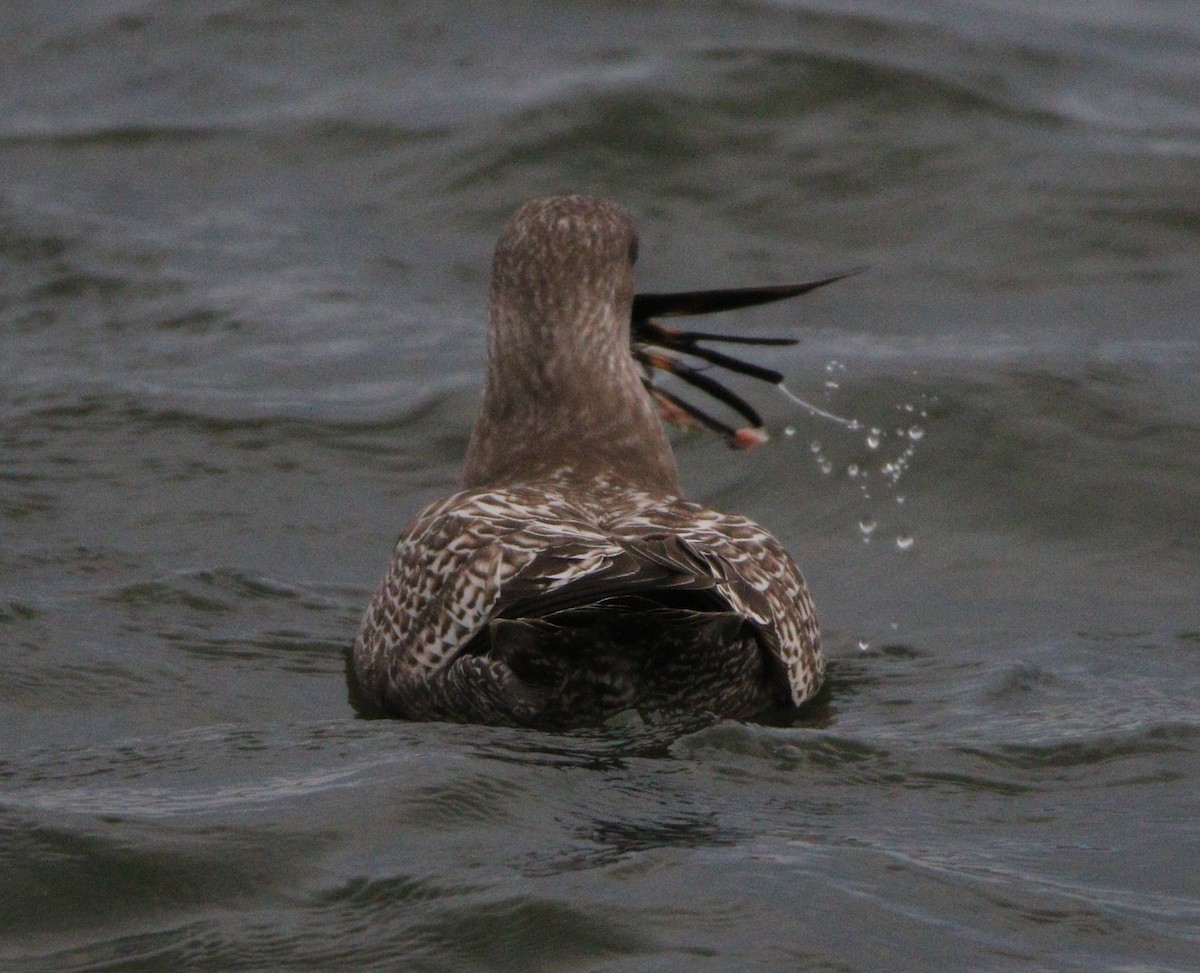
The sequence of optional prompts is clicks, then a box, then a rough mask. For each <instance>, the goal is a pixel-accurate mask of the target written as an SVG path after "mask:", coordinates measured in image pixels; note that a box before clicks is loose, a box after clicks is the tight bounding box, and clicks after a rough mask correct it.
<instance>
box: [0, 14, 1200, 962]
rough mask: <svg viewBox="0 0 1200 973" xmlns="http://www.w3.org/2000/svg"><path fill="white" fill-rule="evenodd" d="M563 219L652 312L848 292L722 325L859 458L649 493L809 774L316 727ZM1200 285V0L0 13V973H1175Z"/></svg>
mask: <svg viewBox="0 0 1200 973" xmlns="http://www.w3.org/2000/svg"><path fill="white" fill-rule="evenodd" d="M568 189H573V190H583V191H589V192H593V193H598V194H602V195H606V196H611V197H613V198H616V199H618V200H620V201H621V202H623V203H624V204H625V205H626V206H628V207H629V208H630V210H631V211H632V212H633V213H634V214H635V216H636V217H637V219H638V221H639V224H640V227H641V231H642V259H641V261H640V267H641V284H642V287H643V288H644V289H647V290H667V289H676V288H686V287H702V286H721V285H735V284H752V283H767V282H779V281H788V280H793V279H796V278H798V277H804V276H812V275H818V274H824V273H829V272H833V271H837V270H841V269H845V268H848V267H855V266H862V265H865V266H867V267H869V268H870V269H869V270H868V272H866V273H864V274H862V275H860V276H858V277H855V278H853V279H851V280H848V281H846V282H843V283H841V284H838V285H837V286H835V287H833V288H829V289H826V290H825V291H822V292H820V293H818V294H814V295H812V296H811V297H809V298H806V299H804V301H803V302H802V303H793V304H791V305H781V306H777V307H774V308H769V309H763V310H761V311H757V312H750V313H747V314H744V315H740V316H738V317H737V318H730V319H728V320H726V321H724V322H721V323H724V324H726V325H729V326H735V327H738V328H743V329H745V330H746V331H747V332H753V333H778V332H789V333H796V334H798V335H799V336H801V337H802V338H803V343H802V344H801V345H800V346H799V347H797V348H795V349H792V350H783V351H770V350H768V351H765V352H763V355H762V356H760V360H764V361H767V362H769V363H771V364H773V365H776V366H777V367H779V368H781V369H782V370H784V371H785V372H786V373H787V375H788V376H789V383H790V385H791V386H792V387H793V388H794V389H795V390H796V391H797V392H798V393H800V394H803V395H805V396H807V397H809V398H811V399H813V400H814V401H816V402H818V403H820V404H821V405H822V406H824V407H826V408H829V409H832V410H834V411H836V412H839V413H842V414H848V415H852V416H854V417H856V418H858V419H860V420H862V421H863V422H864V424H865V425H864V428H863V429H862V430H859V431H857V432H850V431H848V430H845V429H842V428H841V427H838V426H836V425H834V424H832V423H829V422H826V421H823V420H820V419H817V418H814V417H812V416H810V415H808V414H806V413H804V412H803V411H802V410H799V409H797V408H795V407H793V406H792V405H790V404H789V403H788V402H787V401H786V400H784V399H783V398H782V397H781V396H777V395H775V394H774V393H770V390H767V392H765V393H762V394H758V395H757V400H758V401H759V402H761V403H763V404H764V406H765V408H766V412H767V415H768V418H769V421H770V425H771V428H772V430H773V431H774V433H775V441H774V442H773V443H772V444H771V445H770V446H768V447H765V448H763V449H761V450H759V451H757V452H755V453H753V454H750V455H744V454H729V453H727V452H726V451H725V450H724V449H723V447H722V446H721V445H720V444H719V443H717V442H715V441H711V440H708V439H706V438H704V437H703V436H695V435H693V436H690V437H685V438H682V439H680V440H679V445H678V451H679V455H680V460H681V465H682V467H683V471H684V477H685V481H686V483H687V484H688V487H689V489H690V492H691V494H692V495H693V496H695V497H697V498H700V499H703V500H705V501H708V502H710V503H712V504H714V505H718V506H722V507H725V508H729V509H734V510H738V511H741V512H745V513H747V514H749V515H751V516H753V517H755V518H756V519H758V520H760V521H762V522H763V523H765V524H766V525H768V526H769V527H771V528H772V529H773V530H774V531H775V532H776V533H777V534H778V535H779V537H780V538H781V539H782V540H783V541H784V543H785V544H786V545H787V546H788V547H789V548H790V549H791V550H792V551H793V552H794V554H795V555H796V557H797V559H798V560H799V562H800V563H801V565H802V567H803V568H804V570H805V573H806V574H807V576H808V578H809V581H810V584H811V585H812V587H813V589H814V592H815V595H816V599H817V603H818V606H819V608H820V610H821V614H822V618H823V623H824V628H825V633H826V644H827V653H828V656H829V658H830V660H831V673H832V689H831V692H830V694H829V696H828V698H827V699H826V700H825V701H824V702H823V703H822V704H821V705H818V706H817V707H815V708H814V709H812V710H811V711H810V712H809V713H808V714H807V716H806V717H805V718H804V719H803V720H801V721H799V722H798V723H797V725H796V726H794V727H790V728H778V727H776V728H764V727H757V726H746V725H739V724H735V723H721V724H717V725H703V724H701V725H669V724H666V725H647V724H644V723H641V722H639V721H637V720H635V719H632V718H631V719H629V720H626V721H618V722H617V724H616V725H614V726H611V727H607V728H605V729H603V730H598V731H594V732H587V733H577V734H572V735H544V734H537V733H527V732H517V731H511V730H495V729H480V728H472V727H456V726H444V725H405V724H398V723H391V722H364V721H361V720H356V719H355V718H354V717H353V715H352V713H351V710H350V708H349V706H348V704H347V701H346V695H345V689H344V685H343V678H342V659H341V654H340V653H341V650H342V648H343V646H345V645H346V644H347V643H348V641H349V640H350V639H351V638H352V635H353V631H354V627H355V625H356V623H357V620H358V616H359V613H360V611H361V609H362V607H363V606H364V604H365V602H366V599H367V597H368V595H369V592H370V590H371V588H372V587H373V585H374V584H375V582H376V580H377V578H378V577H379V575H380V573H381V572H382V569H383V564H384V561H385V559H386V556H387V552H388V550H389V548H390V546H391V544H392V542H393V540H394V538H395V535H396V534H397V533H398V531H399V530H400V528H401V527H402V526H403V524H404V523H405V521H406V520H407V519H408V518H409V517H410V516H411V515H412V514H413V513H414V512H415V511H416V510H417V509H418V508H419V507H420V506H421V505H423V504H424V503H425V502H427V501H428V500H430V499H432V498H433V497H435V496H437V495H440V494H443V493H446V492H448V491H449V490H450V489H452V487H453V484H454V481H455V476H456V473H457V468H458V463H459V460H460V458H461V455H462V452H463V448H464V446H465V442H466V435H467V432H468V428H469V423H470V420H471V416H472V414H473V410H474V408H475V404H476V401H477V398H476V397H477V390H478V386H479V382H480V377H481V367H482V354H483V342H482V328H483V322H484V318H485V310H484V306H485V301H486V280H487V268H488V261H489V255H490V248H491V245H492V242H493V241H494V239H495V236H496V234H497V232H498V229H499V227H500V225H501V223H502V222H503V220H504V219H505V218H506V217H507V215H508V214H509V213H510V212H511V211H512V210H513V209H514V208H515V207H516V206H517V205H518V204H520V203H521V202H523V201H524V200H525V199H527V198H530V197H532V196H536V195H540V194H544V193H547V192H555V191H562V190H568ZM1198 257H1200V7H1198V6H1197V5H1196V4H1195V3H1194V2H1193V0H1173V2H1172V0H1159V2H1156V3H1141V4H1133V3H1130V4H1119V3H1113V2H1102V0H1097V2H1090V3H1089V2H1060V3H1045V4H1032V3H1025V2H1020V0H974V2H950V0H841V2H835V0H828V2H815V0H814V2H777V3H770V2H746V3H707V4H705V3H690V4H689V3H673V4H672V3H665V4H658V3H645V4H643V3H632V2H629V3H622V2H608V3H602V2H595V3H585V2H569V3H563V4H554V5H550V4H545V5H542V4H534V3H528V4H521V3H506V2H505V3H487V4H484V3H447V4H443V5H437V6H435V5H432V4H430V5H420V4H395V3H383V2H376V3H371V2H365V0H358V2H347V3H333V2H308V3H304V2H297V3H282V2H266V3H250V2H243V3H234V2H226V3H183V2H178V0H170V2H168V0H160V2H148V0H146V2H137V0H128V2H116V0H114V2H101V0H93V2H77V3H55V4H50V3H46V4H34V3H28V4H19V3H10V4H5V5H4V6H3V11H2V12H0V341H2V345H0V349H2V350H0V539H2V544H0V875H2V876H3V877H2V878H0V967H2V968H3V969H4V970H6V971H7V970H12V971H34V970H39V971H42V970H44V971H60V970H114V971H115V970H308V969H312V970H341V969H355V970H397V969H403V970H429V971H432V970H455V971H460V970H522V971H524V970H589V971H600V970H605V971H617V970H620V971H635V970H636V971H649V970H688V971H706V970H727V971H747V970H763V971H772V970H845V971H856V970H862V971H880V970H935V969H936V970H1079V971H1118V970H1120V971H1129V970H1139V971H1147V970H1196V969H1200V879H1198V878H1197V875H1198V874H1200V827H1198V826H1197V821H1198V820H1200V797H1198V789H1200V404H1198V402H1200V395H1198V393H1200V377H1198V367H1200V328H1198V326H1197V306H1198V304H1200V274H1198V273H1197V263H1198ZM835 386H836V387H835ZM789 428H790V429H791V430H792V435H790V436H789V435H788V434H787V430H788V429H789ZM872 428H877V429H878V430H879V433H878V435H877V436H872V435H871V433H870V430H871V429H872ZM868 438H871V439H872V442H874V440H875V439H877V440H878V443H877V445H875V446H874V448H872V445H871V444H870V443H868V441H867V440H868ZM897 463H899V468H897V466H896V465H895V464H897ZM888 464H893V465H892V466H891V467H888ZM826 471H827V472H826ZM854 472H857V475H853V474H854ZM872 525H874V526H873V527H872ZM910 542H911V543H910Z"/></svg>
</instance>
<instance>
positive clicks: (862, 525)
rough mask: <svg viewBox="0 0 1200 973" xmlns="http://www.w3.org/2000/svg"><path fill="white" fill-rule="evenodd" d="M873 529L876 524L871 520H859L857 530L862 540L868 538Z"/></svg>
mask: <svg viewBox="0 0 1200 973" xmlns="http://www.w3.org/2000/svg"><path fill="white" fill-rule="evenodd" d="M875 527H876V523H875V521H873V520H860V521H859V522H858V529H859V530H861V531H862V532H863V537H864V538H867V537H870V536H871V534H872V532H873V531H874V530H875Z"/></svg>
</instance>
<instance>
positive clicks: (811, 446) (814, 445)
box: [808, 439, 821, 453]
mask: <svg viewBox="0 0 1200 973" xmlns="http://www.w3.org/2000/svg"><path fill="white" fill-rule="evenodd" d="M808 448H809V449H811V450H812V451H813V452H814V453H819V452H820V451H821V444H820V442H818V441H817V440H815V439H814V440H813V441H812V442H811V443H810V444H809V447H808Z"/></svg>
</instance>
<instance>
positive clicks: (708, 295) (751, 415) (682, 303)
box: [631, 270, 859, 449]
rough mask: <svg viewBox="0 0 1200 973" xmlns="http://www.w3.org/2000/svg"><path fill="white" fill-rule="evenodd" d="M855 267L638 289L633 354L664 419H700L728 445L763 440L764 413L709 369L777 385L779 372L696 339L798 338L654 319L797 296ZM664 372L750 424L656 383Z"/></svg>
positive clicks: (781, 341) (759, 341)
mask: <svg viewBox="0 0 1200 973" xmlns="http://www.w3.org/2000/svg"><path fill="white" fill-rule="evenodd" d="M857 273H859V271H858V270H851V271H848V272H846V273H842V274H834V275H833V276H832V277H822V278H821V279H820V280H810V281H806V282H805V283H803V284H781V285H776V286H773V287H741V288H733V289H729V290H714V291H685V292H682V293H678V294H636V295H634V298H633V327H632V335H631V337H632V347H633V356H634V358H636V359H637V361H638V362H639V363H640V364H641V365H642V368H643V371H644V377H643V379H642V381H643V382H644V383H645V385H646V389H647V391H649V393H650V394H651V395H652V396H653V397H654V398H655V400H656V401H657V402H658V404H659V407H660V409H661V410H662V415H663V418H664V419H665V420H666V421H667V422H672V423H675V424H676V425H680V426H690V425H693V424H696V423H699V424H700V425H702V426H705V427H706V428H708V429H712V430H713V431H714V432H717V433H720V434H721V435H722V436H724V437H725V440H726V442H727V444H728V445H729V446H730V448H732V449H749V448H752V447H754V446H757V445H759V444H760V443H763V442H765V441H766V440H767V433H766V430H764V429H763V423H762V417H761V416H760V415H759V414H758V412H757V411H756V410H755V409H754V408H753V407H752V406H751V405H750V404H749V403H748V402H746V400H745V399H743V398H742V397H741V396H739V395H737V394H735V393H734V392H732V391H730V389H729V388H727V387H726V386H725V385H723V384H722V383H721V382H719V381H718V380H717V379H715V378H713V377H712V375H710V374H708V371H709V369H711V368H712V367H714V366H715V367H717V368H724V369H727V370H728V371H731V372H735V373H737V374H739V375H748V376H750V377H751V378H756V379H759V380H760V381H763V382H769V383H770V384H772V385H780V384H781V383H782V382H783V375H782V374H781V373H779V372H777V371H775V370H774V369H771V368H765V367H763V366H762V365H756V364H754V363H753V362H748V361H743V360H742V359H740V358H735V357H733V356H732V355H728V354H726V353H724V352H721V351H717V350H715V349H713V348H709V347H706V346H705V345H702V344H700V342H713V343H717V344H736V345H775V346H782V345H794V344H796V343H797V341H798V340H799V339H796V338H755V337H744V336H742V335H730V334H712V333H708V332H701V331H684V330H682V329H680V328H671V327H667V326H665V325H662V324H659V323H658V322H657V321H655V320H653V319H654V318H673V317H690V316H693V315H697V314H716V313H718V312H720V311H735V310H738V309H739V308H743V307H754V306H755V305H758V304H770V303H772V302H773V301H782V300H786V299H787V298H789V297H798V296H799V295H801V294H807V293H808V292H809V291H813V290H816V289H817V288H818V287H824V286H825V285H826V284H832V283H833V282H834V281H838V280H844V279H845V278H846V277H850V276H852V275H853V274H857ZM681 356H688V357H690V358H693V359H699V361H700V362H702V363H703V364H694V363H692V362H689V361H686V360H684V358H683V357H681ZM655 369H657V370H659V371H664V372H668V373H669V374H671V375H675V376H677V377H678V378H679V379H680V380H681V381H683V382H685V383H686V384H688V385H690V386H692V387H693V388H696V389H699V390H700V391H701V392H704V393H705V394H706V395H709V396H711V397H712V398H714V399H716V400H717V401H718V402H720V403H722V404H723V405H725V406H727V407H728V408H730V409H732V410H733V411H734V412H736V413H737V414H738V415H740V416H741V417H742V418H743V419H745V420H746V422H747V423H749V425H747V426H744V427H742V428H740V429H735V428H734V427H733V426H730V425H728V424H727V423H725V422H722V421H721V420H719V419H716V418H714V417H713V416H711V415H709V414H708V413H706V412H704V411H703V410H701V409H699V408H697V407H696V406H694V405H692V404H691V403H690V402H687V401H685V400H684V399H682V398H680V397H679V396H677V395H674V394H673V393H671V392H668V391H667V390H666V389H662V388H659V387H658V386H656V385H655V384H654V371H655Z"/></svg>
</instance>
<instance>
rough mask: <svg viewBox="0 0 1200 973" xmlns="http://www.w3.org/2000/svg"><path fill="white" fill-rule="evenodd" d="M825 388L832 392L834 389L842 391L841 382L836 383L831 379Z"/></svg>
mask: <svg viewBox="0 0 1200 973" xmlns="http://www.w3.org/2000/svg"><path fill="white" fill-rule="evenodd" d="M825 387H826V388H827V389H831V390H832V389H840V388H841V387H842V386H841V383H840V382H835V381H833V380H832V379H830V380H829V381H828V382H826V383H825Z"/></svg>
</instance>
